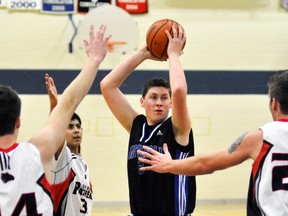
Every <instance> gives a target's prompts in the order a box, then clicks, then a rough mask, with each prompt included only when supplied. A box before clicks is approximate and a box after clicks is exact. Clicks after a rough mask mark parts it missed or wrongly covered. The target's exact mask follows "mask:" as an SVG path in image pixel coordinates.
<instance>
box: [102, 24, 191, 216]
mask: <svg viewBox="0 0 288 216" xmlns="http://www.w3.org/2000/svg"><path fill="white" fill-rule="evenodd" d="M172 35H173V36H171V35H170V34H169V33H168V32H167V36H168V38H169V45H168V56H169V78H170V84H169V82H168V81H166V80H164V79H162V78H154V79H151V80H148V81H147V82H146V83H145V84H144V86H143V91H142V97H141V99H140V102H141V106H142V107H144V109H145V113H146V115H142V114H139V113H138V112H137V111H136V110H135V109H133V108H132V106H131V105H130V104H129V101H128V100H127V98H126V97H125V96H124V95H123V93H122V92H121V91H120V86H121V85H122V83H123V82H124V81H125V79H126V78H127V77H128V76H129V75H130V74H131V73H132V72H133V70H134V69H135V68H136V67H137V66H138V65H140V64H141V63H142V62H144V61H145V60H149V59H150V60H157V59H156V58H154V57H152V55H151V53H150V52H149V51H148V50H147V48H146V47H144V48H142V49H140V50H139V51H138V52H136V53H135V54H134V55H133V56H131V57H129V58H128V59H127V60H125V61H124V62H123V63H121V64H120V65H118V66H117V67H116V68H115V69H113V70H112V71H111V72H110V73H109V74H108V75H107V76H106V77H105V78H104V79H103V80H102V81H101V83H100V86H101V90H102V94H103V96H104V98H105V100H106V102H107V104H108V106H109V108H110V109H111V111H112V113H113V114H114V115H115V117H116V118H117V120H118V121H119V122H120V123H121V124H122V126H123V127H124V128H125V129H126V130H127V131H128V133H129V134H130V140H129V148H128V151H129V152H128V181H129V195H130V208H131V213H132V214H133V215H134V216H140V215H141V216H142V215H145V216H146V215H149V216H150V215H153V216H160V215H161V216H163V215H165V216H172V215H173V216H175V215H181V216H183V215H190V213H192V212H193V210H194V207H195V192H196V189H195V178H194V177H186V176H183V175H172V174H164V175H159V174H157V173H152V172H142V171H140V172H139V167H141V166H143V163H142V162H140V161H138V156H137V152H136V151H137V149H142V148H143V146H152V147H153V148H154V149H156V150H157V151H160V152H162V145H163V141H165V142H167V143H169V147H170V148H171V149H172V151H173V153H172V154H173V158H175V159H176V158H177V159H179V158H186V157H189V156H191V155H193V154H194V143H193V135H192V130H191V121H190V115H189V112H188V108H187V102H186V95H187V84H186V79H185V74H184V71H183V69H182V67H181V63H180V59H179V56H180V55H181V48H182V47H183V44H184V43H185V41H186V36H185V32H184V30H183V28H181V27H180V30H179V33H177V31H176V29H175V28H173V34H172ZM162 60H165V59H162ZM170 85H171V90H170ZM171 94H172V95H171ZM119 107H121V108H120V109H119ZM171 107H172V112H173V114H172V117H168V115H169V111H170V108H171Z"/></svg>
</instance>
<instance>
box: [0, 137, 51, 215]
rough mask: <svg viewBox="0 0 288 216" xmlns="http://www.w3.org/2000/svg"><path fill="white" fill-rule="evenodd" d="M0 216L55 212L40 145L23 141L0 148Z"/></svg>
mask: <svg viewBox="0 0 288 216" xmlns="http://www.w3.org/2000/svg"><path fill="white" fill-rule="evenodd" d="M0 172H1V176H0V178H1V179H0V215H2V216H6V215H9V216H10V215H13V216H14V215H15V216H16V215H17V216H22V215H26V216H27V215H28V216H32V215H33V216H37V215H39V216H40V215H41V216H51V215H53V202H52V198H51V193H50V192H51V186H50V184H49V183H48V181H47V179H46V177H45V174H44V169H43V166H42V163H41V158H40V153H39V151H38V149H37V148H36V146H34V145H33V144H31V143H28V142H23V143H20V144H17V143H15V144H13V145H12V146H11V147H10V148H8V149H1V148H0Z"/></svg>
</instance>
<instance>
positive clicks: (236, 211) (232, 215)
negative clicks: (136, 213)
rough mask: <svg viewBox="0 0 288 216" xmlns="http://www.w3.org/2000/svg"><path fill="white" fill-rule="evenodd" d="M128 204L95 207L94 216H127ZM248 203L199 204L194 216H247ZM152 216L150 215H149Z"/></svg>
mask: <svg viewBox="0 0 288 216" xmlns="http://www.w3.org/2000/svg"><path fill="white" fill-rule="evenodd" d="M128 213H129V206H128V204H127V205H125V204H122V205H120V204H117V205H112V204H106V205H97V204H95V205H94V206H93V212H92V216H127V215H128ZM245 215H246V203H245V202H244V201H239V202H219V203H215V202H214V203H213V202H207V203H199V204H197V206H196V208H195V211H194V213H193V216H245ZM147 216H150V215H147Z"/></svg>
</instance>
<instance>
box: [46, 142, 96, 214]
mask: <svg viewBox="0 0 288 216" xmlns="http://www.w3.org/2000/svg"><path fill="white" fill-rule="evenodd" d="M51 177H52V194H53V198H54V210H55V212H56V215H61V216H74V215H75V216H76V215H77V216H84V215H91V213H92V205H93V199H92V185H91V182H90V179H89V170H88V166H87V164H86V163H85V161H84V160H83V158H82V157H81V156H80V155H76V154H73V153H71V151H70V149H69V148H68V147H67V146H66V143H65V145H64V147H63V149H62V151H61V153H60V155H59V157H58V158H57V160H56V159H53V161H52V165H51Z"/></svg>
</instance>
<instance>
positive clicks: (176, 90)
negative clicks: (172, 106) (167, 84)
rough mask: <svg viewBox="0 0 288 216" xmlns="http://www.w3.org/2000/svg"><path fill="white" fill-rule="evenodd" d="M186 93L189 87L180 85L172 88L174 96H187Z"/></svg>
mask: <svg viewBox="0 0 288 216" xmlns="http://www.w3.org/2000/svg"><path fill="white" fill-rule="evenodd" d="M186 94H187V88H185V87H184V86H178V87H176V88H173V90H172V95H173V97H176V98H178V97H181V96H183V95H185V96H186Z"/></svg>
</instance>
